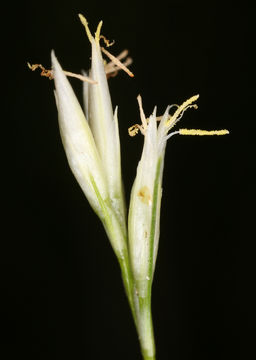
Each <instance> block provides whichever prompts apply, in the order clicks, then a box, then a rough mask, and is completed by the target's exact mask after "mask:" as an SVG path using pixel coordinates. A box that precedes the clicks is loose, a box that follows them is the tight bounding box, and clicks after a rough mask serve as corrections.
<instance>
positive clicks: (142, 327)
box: [134, 292, 155, 360]
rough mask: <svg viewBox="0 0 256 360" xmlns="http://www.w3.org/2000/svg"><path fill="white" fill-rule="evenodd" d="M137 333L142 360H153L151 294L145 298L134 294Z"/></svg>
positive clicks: (153, 341)
mask: <svg viewBox="0 0 256 360" xmlns="http://www.w3.org/2000/svg"><path fill="white" fill-rule="evenodd" d="M134 298H135V305H136V316H137V321H138V326H137V328H138V333H139V339H140V345H141V352H142V355H143V359H144V360H155V340H154V331H153V322H152V313H151V292H149V293H148V294H147V296H146V297H142V296H139V295H138V294H137V293H136V292H135V294H134Z"/></svg>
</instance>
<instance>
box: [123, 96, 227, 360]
mask: <svg viewBox="0 0 256 360" xmlns="http://www.w3.org/2000/svg"><path fill="white" fill-rule="evenodd" d="M198 97H199V95H195V96H192V97H191V98H190V99H188V100H187V101H185V102H184V103H183V104H182V105H180V106H178V105H172V106H169V107H167V109H166V111H165V113H164V115H163V116H161V117H157V116H156V108H155V109H154V111H153V114H152V115H151V116H150V117H149V118H148V119H147V118H146V116H145V114H144V111H143V108H142V101H141V97H140V96H138V103H139V109H140V117H141V125H138V124H136V125H133V126H132V127H131V128H130V129H129V134H130V135H131V136H134V135H135V134H136V133H137V132H138V131H139V130H140V131H141V133H142V134H143V135H144V146H143V151H142V155H141V160H140V161H139V164H138V167H137V175H136V178H135V181H134V184H133V188H132V192H131V199H130V209H129V221H128V231H129V236H128V239H129V254H130V259H131V266H132V271H133V276H134V286H135V291H134V299H135V311H136V315H137V319H138V329H139V330H138V331H139V334H140V341H141V348H142V353H143V354H144V357H145V359H154V358H155V345H154V336H153V326H152V318H151V288H152V281H153V275H154V270H155V264H156V258H157V251H158V243H159V234H160V229H159V224H160V208H161V198H162V177H163V169H164V156H165V149H166V144H167V141H168V139H169V138H170V137H172V136H173V135H176V134H180V135H225V134H227V133H228V131H227V130H214V131H206V130H195V129H192V130H188V129H180V130H178V131H174V132H171V133H169V131H170V130H171V129H172V128H173V127H174V126H175V125H176V123H177V122H178V121H179V120H180V119H181V117H182V116H183V113H184V112H185V111H186V110H187V109H188V108H197V105H196V104H195V101H196V100H197V99H198ZM172 107H177V109H176V111H175V112H174V114H173V115H169V111H170V109H171V108H172ZM158 121H160V123H159V125H158V124H157V122H158Z"/></svg>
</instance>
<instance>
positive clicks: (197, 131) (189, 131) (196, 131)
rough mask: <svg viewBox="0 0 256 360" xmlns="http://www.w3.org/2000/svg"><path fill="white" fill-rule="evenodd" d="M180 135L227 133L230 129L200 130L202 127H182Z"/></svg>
mask: <svg viewBox="0 0 256 360" xmlns="http://www.w3.org/2000/svg"><path fill="white" fill-rule="evenodd" d="M179 134H180V135H198V136H205V135H206V136H208V135H227V134H229V131H228V130H226V129H224V130H210V131H208V130H200V129H180V130H179Z"/></svg>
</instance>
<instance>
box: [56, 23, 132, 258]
mask: <svg viewBox="0 0 256 360" xmlns="http://www.w3.org/2000/svg"><path fill="white" fill-rule="evenodd" d="M80 18H81V20H82V22H83V24H84V25H85V27H86V32H87V35H88V37H89V40H90V42H91V46H92V64H91V69H90V71H89V74H90V76H91V77H92V78H93V80H94V82H95V83H86V85H85V88H84V98H85V107H86V109H85V113H84V112H83V110H82V108H81V106H80V104H79V102H78V100H77V98H76V96H75V94H74V91H73V89H72V87H71V85H70V83H69V81H68V79H67V77H66V75H65V73H67V72H64V71H63V70H62V68H61V66H60V64H59V62H58V60H57V58H56V57H55V55H54V52H52V72H53V78H54V82H55V88H56V91H55V97H56V103H57V108H58V114H59V127H60V133H61V138H62V142H63V145H64V149H65V152H66V155H67V158H68V162H69V165H70V168H71V170H72V172H73V174H74V175H75V177H76V179H77V181H78V183H79V185H80V186H81V188H82V190H83V191H84V193H85V195H86V197H87V199H88V201H89V202H90V204H91V206H92V208H93V209H94V210H95V212H96V213H97V214H98V216H99V217H100V218H101V220H102V221H103V224H104V226H105V229H106V231H107V233H108V235H109V238H110V240H111V243H112V246H113V248H114V250H115V252H116V253H117V254H118V256H119V257H120V256H122V252H123V250H125V251H126V247H127V244H126V241H125V238H126V232H127V231H126V220H125V206H124V197H123V192H122V180H121V160H120V143H119V131H118V121H117V111H115V114H113V110H112V104H111V99H110V94H109V89H108V84H107V79H106V74H105V71H104V63H103V59H102V55H101V50H100V45H99V40H100V28H101V24H102V23H100V24H99V26H98V29H97V32H96V34H95V39H94V38H93V37H92V35H91V33H90V31H89V28H88V25H87V22H86V20H85V18H83V17H82V16H80ZM85 114H87V117H88V118H87V119H86V117H85Z"/></svg>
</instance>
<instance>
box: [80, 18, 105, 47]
mask: <svg viewBox="0 0 256 360" xmlns="http://www.w3.org/2000/svg"><path fill="white" fill-rule="evenodd" d="M78 16H79V19H80V21H81V23H82V24H83V26H84V28H85V31H86V34H87V36H88V39H89V40H90V42H92V40H93V36H92V34H91V32H90V29H89V26H88V21H87V20H86V18H85V17H84V16H83V15H82V14H78ZM99 25H100V24H99ZM99 25H98V27H99ZM97 30H98V29H97Z"/></svg>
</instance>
